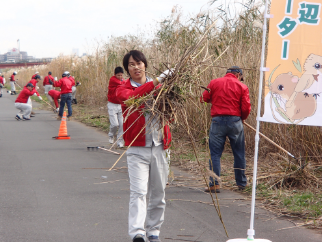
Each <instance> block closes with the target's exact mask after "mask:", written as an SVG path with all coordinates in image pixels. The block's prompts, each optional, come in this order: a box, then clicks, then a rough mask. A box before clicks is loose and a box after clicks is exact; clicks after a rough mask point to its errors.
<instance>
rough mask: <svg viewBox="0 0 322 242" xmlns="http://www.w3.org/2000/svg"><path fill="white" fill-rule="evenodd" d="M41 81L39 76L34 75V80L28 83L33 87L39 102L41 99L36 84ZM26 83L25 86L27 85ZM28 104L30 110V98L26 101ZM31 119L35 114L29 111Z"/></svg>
mask: <svg viewBox="0 0 322 242" xmlns="http://www.w3.org/2000/svg"><path fill="white" fill-rule="evenodd" d="M40 80H41V78H40V76H39V75H36V76H35V78H34V79H31V80H30V81H29V82H28V83H31V84H32V85H33V90H34V91H35V93H36V95H37V96H38V98H39V99H40V100H42V97H41V96H40V95H39V92H38V91H37V83H38V82H39V81H40ZM28 83H27V84H28ZM28 104H29V105H30V106H31V109H32V102H31V98H29V99H28ZM31 114H32V115H31V117H34V115H35V113H34V112H32V111H31Z"/></svg>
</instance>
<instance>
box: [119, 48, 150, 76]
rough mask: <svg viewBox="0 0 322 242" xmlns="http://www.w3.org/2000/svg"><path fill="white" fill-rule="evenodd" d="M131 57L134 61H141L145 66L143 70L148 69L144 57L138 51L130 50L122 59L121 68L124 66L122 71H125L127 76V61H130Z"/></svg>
mask: <svg viewBox="0 0 322 242" xmlns="http://www.w3.org/2000/svg"><path fill="white" fill-rule="evenodd" d="M131 56H132V57H133V59H134V60H135V61H142V62H143V63H144V65H145V68H147V67H148V62H147V60H146V58H145V55H144V54H143V53H142V52H141V51H139V50H131V51H130V52H129V53H127V54H126V55H125V56H124V58H123V66H124V69H125V70H126V72H127V73H128V74H130V73H129V59H130V57H131Z"/></svg>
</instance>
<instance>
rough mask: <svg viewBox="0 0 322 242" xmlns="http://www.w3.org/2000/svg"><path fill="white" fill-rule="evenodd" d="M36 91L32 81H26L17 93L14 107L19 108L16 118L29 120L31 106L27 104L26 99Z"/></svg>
mask: <svg viewBox="0 0 322 242" xmlns="http://www.w3.org/2000/svg"><path fill="white" fill-rule="evenodd" d="M36 92H37V91H36V89H35V87H34V86H33V85H32V83H28V84H27V85H26V86H25V87H24V88H23V89H22V91H21V92H20V93H19V96H18V97H17V99H16V101H15V107H16V108H17V109H19V110H20V111H19V113H18V114H17V115H16V117H15V118H16V119H17V120H30V113H31V109H32V107H31V105H30V104H28V99H30V96H32V95H37V93H36Z"/></svg>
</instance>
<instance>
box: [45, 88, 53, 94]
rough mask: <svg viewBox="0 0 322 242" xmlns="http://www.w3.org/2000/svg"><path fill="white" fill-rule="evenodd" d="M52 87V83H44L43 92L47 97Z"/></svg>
mask: <svg viewBox="0 0 322 242" xmlns="http://www.w3.org/2000/svg"><path fill="white" fill-rule="evenodd" d="M51 89H53V85H45V94H46V95H47V97H48V96H49V95H48V92H49V91H50V90H51Z"/></svg>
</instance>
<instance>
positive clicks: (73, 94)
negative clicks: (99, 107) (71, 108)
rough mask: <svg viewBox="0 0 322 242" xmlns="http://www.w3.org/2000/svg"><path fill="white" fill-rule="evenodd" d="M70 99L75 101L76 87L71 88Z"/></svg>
mask: <svg viewBox="0 0 322 242" xmlns="http://www.w3.org/2000/svg"><path fill="white" fill-rule="evenodd" d="M72 99H76V87H75V86H72Z"/></svg>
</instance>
